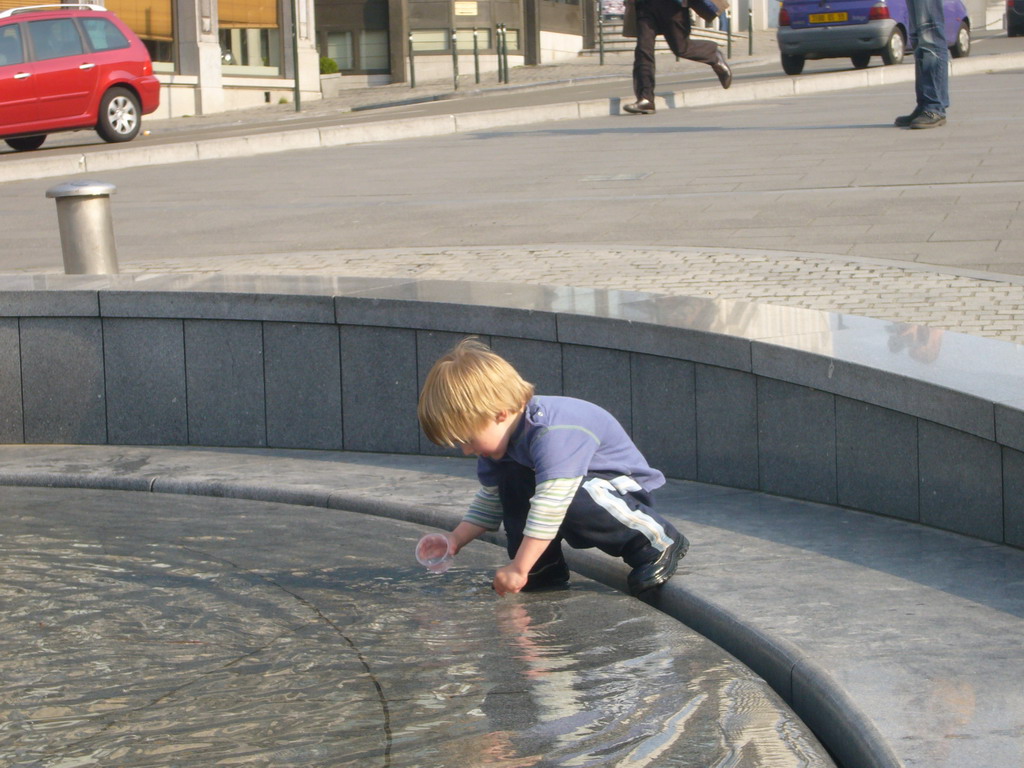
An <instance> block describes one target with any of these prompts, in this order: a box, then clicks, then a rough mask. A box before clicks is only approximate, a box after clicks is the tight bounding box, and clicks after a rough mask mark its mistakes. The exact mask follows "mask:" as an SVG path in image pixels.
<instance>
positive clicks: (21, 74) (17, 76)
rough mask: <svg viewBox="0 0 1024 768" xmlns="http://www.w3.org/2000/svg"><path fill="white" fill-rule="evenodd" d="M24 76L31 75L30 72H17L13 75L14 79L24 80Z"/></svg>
mask: <svg viewBox="0 0 1024 768" xmlns="http://www.w3.org/2000/svg"><path fill="white" fill-rule="evenodd" d="M26 77H32V73H31V72H19V73H18V74H16V75H15V76H14V79H15V80H24V79H25V78H26Z"/></svg>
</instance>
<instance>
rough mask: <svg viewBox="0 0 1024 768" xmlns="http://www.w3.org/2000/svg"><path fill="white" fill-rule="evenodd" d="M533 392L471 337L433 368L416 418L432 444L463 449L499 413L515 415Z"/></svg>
mask: <svg viewBox="0 0 1024 768" xmlns="http://www.w3.org/2000/svg"><path fill="white" fill-rule="evenodd" d="M533 391H534V387H533V384H530V383H529V382H527V381H524V380H523V378H522V376H520V375H519V372H518V371H516V369H515V368H513V367H512V365H511V364H510V363H509V362H508V361H507V360H505V359H504V358H503V357H501V356H500V355H498V354H496V353H494V352H492V351H491V349H490V348H489V347H488V346H487V345H486V344H483V343H481V342H480V341H478V340H477V339H475V338H473V337H470V338H467V339H463V340H462V341H460V342H459V343H458V344H456V345H455V346H454V347H453V348H452V349H451V351H450V352H448V353H447V354H445V355H444V356H443V357H441V358H440V359H439V360H438V361H437V362H436V363H434V367H433V368H431V369H430V373H428V374H427V380H426V382H424V384H423V391H422V392H420V402H419V406H418V407H417V409H416V413H417V415H418V416H419V419H420V426H422V427H423V431H424V432H425V433H426V435H427V438H428V439H429V440H430V441H431V442H432V443H436V444H437V445H447V446H453V445H457V444H465V443H468V442H470V440H472V439H473V437H474V436H475V435H476V433H477V432H478V431H479V430H480V429H481V428H482V427H483V426H484V425H485V424H486V423H487V421H488V420H489V419H493V418H495V417H496V416H497V415H498V414H499V413H501V412H502V411H507V412H509V413H517V412H518V411H520V410H521V409H522V408H523V406H525V405H526V402H527V401H528V400H529V399H530V398H531V397H533Z"/></svg>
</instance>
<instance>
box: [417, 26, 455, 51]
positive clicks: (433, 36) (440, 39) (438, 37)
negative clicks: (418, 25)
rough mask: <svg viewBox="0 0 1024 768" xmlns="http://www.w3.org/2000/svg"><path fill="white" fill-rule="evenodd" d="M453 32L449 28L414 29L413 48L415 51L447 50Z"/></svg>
mask: <svg viewBox="0 0 1024 768" xmlns="http://www.w3.org/2000/svg"><path fill="white" fill-rule="evenodd" d="M450 38H451V32H449V31H448V30H447V29H414V30H413V31H412V50H413V52H415V53H420V52H427V51H447V50H448V43H449V40H450Z"/></svg>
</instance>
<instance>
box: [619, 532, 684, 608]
mask: <svg viewBox="0 0 1024 768" xmlns="http://www.w3.org/2000/svg"><path fill="white" fill-rule="evenodd" d="M689 548H690V542H689V541H687V540H686V537H685V536H683V534H681V533H680V534H679V540H678V541H676V542H675V543H673V544H672V546H670V547H669V548H668V549H666V550H665V551H664V552H662V553H661V554H660V555H658V559H657V560H654V561H653V562H650V563H646V564H644V565H638V566H637V567H636V568H634V569H633V570H632V571H631V572H630V574H629V577H628V578H627V579H626V584H627V586H628V587H629V594H631V595H633V597H636V596H637V595H640V594H643V593H644V592H647V591H648V590H651V589H654V588H655V587H660V586H661V585H662V584H664V583H665V582H666V581H668V580H669V579H670V578H672V574H673V573H675V572H676V566H677V565H678V564H679V561H680V560H681V559H682V558H683V555H685V554H686V550H688V549H689Z"/></svg>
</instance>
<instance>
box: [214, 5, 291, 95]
mask: <svg viewBox="0 0 1024 768" xmlns="http://www.w3.org/2000/svg"><path fill="white" fill-rule="evenodd" d="M217 14H218V23H219V25H220V47H221V61H222V62H223V65H224V74H225V75H230V74H234V75H263V76H271V77H276V76H278V75H279V74H280V72H281V34H280V29H279V28H278V20H277V2H276V0H219V2H218V4H217Z"/></svg>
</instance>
